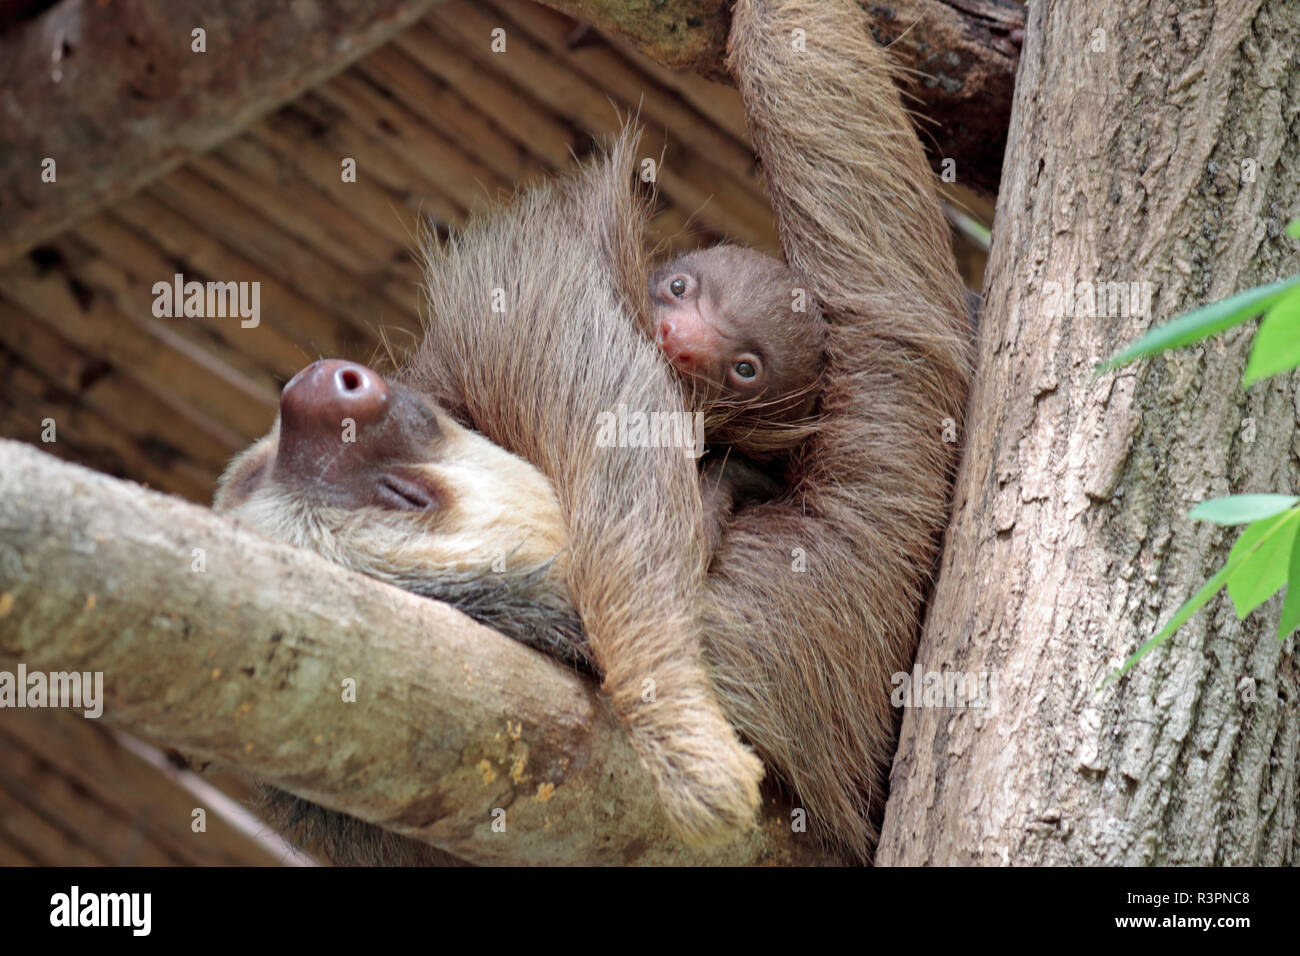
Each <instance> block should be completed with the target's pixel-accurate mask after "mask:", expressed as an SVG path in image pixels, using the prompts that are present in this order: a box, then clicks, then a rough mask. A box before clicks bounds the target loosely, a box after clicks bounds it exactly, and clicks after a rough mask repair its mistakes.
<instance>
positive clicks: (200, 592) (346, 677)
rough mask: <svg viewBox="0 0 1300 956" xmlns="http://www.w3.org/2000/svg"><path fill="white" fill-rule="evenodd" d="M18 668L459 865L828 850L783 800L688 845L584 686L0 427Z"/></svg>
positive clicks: (2, 590) (462, 620)
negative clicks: (755, 822) (742, 831)
mask: <svg viewBox="0 0 1300 956" xmlns="http://www.w3.org/2000/svg"><path fill="white" fill-rule="evenodd" d="M19 663H21V664H24V665H26V668H27V670H28V672H32V671H91V672H95V671H100V672H103V674H104V681H103V687H104V698H105V699H104V702H103V706H104V715H105V716H106V717H108V718H109V719H111V720H112V721H113V722H114V723H116V724H118V725H120V726H123V727H128V728H132V729H134V730H137V731H139V732H141V733H143V734H146V735H148V736H150V737H153V738H155V739H157V740H159V741H162V742H164V743H167V744H169V745H171V746H174V747H176V748H178V749H179V750H181V751H183V752H185V753H187V754H190V755H192V756H194V757H196V758H198V759H201V760H210V761H214V762H217V763H219V764H223V765H226V766H230V767H235V768H239V769H242V770H244V771H247V772H249V773H251V774H253V775H255V776H257V777H259V778H260V779H263V780H265V781H266V782H268V783H271V784H273V785H275V786H277V787H280V788H281V789H284V790H288V791H290V792H293V793H296V794H298V795H300V796H302V797H306V798H307V799H309V800H312V801H314V802H317V803H320V804H322V805H324V806H328V807H331V808H334V809H337V810H342V811H344V812H346V813H350V814H352V815H353V816H356V817H359V818H361V819H364V820H368V821H370V822H372V823H376V824H378V825H380V826H383V827H385V828H387V829H390V830H393V831H394V832H397V833H401V834H403V835H405V836H408V837H413V838H415V839H418V840H422V841H424V842H427V843H431V844H433V845H435V846H438V847H440V848H442V849H444V850H447V851H448V852H451V853H453V854H455V855H456V856H458V857H460V858H462V859H466V860H469V861H471V862H476V863H513V864H540V863H588V864H590V863H644V864H649V863H721V864H754V863H781V864H787V863H827V862H833V861H832V860H831V859H830V858H828V857H826V856H825V855H823V854H822V853H820V852H819V851H818V849H817V848H816V847H815V846H813V845H812V844H811V843H810V842H809V840H808V838H807V837H806V836H802V835H800V834H792V833H791V832H790V827H789V823H788V821H789V819H790V817H789V815H788V807H786V806H783V805H780V804H777V803H774V802H768V803H767V804H765V808H764V813H763V817H762V819H761V821H760V824H759V826H758V827H757V828H756V829H755V830H754V831H753V832H751V833H750V834H749V835H748V836H746V837H745V838H744V839H742V840H741V841H739V842H737V843H735V844H732V845H730V846H727V847H723V848H720V849H717V850H713V851H709V852H702V851H696V850H692V849H689V848H687V847H685V846H683V845H682V844H680V843H679V842H678V841H677V840H676V839H675V838H674V837H673V836H671V835H670V833H669V831H668V828H667V824H666V823H665V821H664V820H663V818H662V816H661V814H660V812H659V809H658V806H657V804H656V802H655V798H654V794H653V788H652V787H651V786H650V781H649V778H648V776H647V775H646V773H645V771H644V770H643V769H642V767H641V765H640V763H639V761H638V759H637V757H636V756H635V754H634V753H633V752H632V749H631V747H630V745H629V744H628V743H627V741H626V739H625V737H624V734H623V732H622V730H621V729H620V728H619V726H618V725H617V724H616V723H615V721H614V720H613V718H612V717H611V715H610V713H609V711H608V710H607V708H606V706H605V704H604V702H603V701H602V699H601V698H600V697H599V695H598V693H597V690H596V688H595V686H594V684H593V682H591V681H590V680H587V679H585V678H583V677H582V676H579V675H577V674H575V673H573V672H572V671H569V670H566V669H565V668H563V667H561V666H559V665H558V664H556V663H555V662H553V661H551V660H550V659H548V658H546V657H544V656H543V655H541V654H539V653H536V652H534V651H532V650H530V649H528V648H525V647H523V646H521V645H519V644H516V643H515V642H513V641H511V640H508V639H507V638H505V637H503V636H501V635H500V634H498V633H496V632H495V631H492V630H490V629H488V628H486V627H482V626H480V625H478V624H476V623H475V622H473V621H471V620H470V619H469V618H467V617H465V616H464V615H462V614H461V613H460V612H458V611H456V610H454V609H452V608H450V607H447V606H446V605H443V604H440V603H438V602H436V601H431V600H426V599H423V598H419V597H416V596H414V595H411V594H408V593H406V592H404V591H400V590H397V589H396V588H393V587H390V586H388V585H386V584H383V583H380V582H378V581H375V580H372V579H370V578H366V577H363V576H362V575H359V574H355V573H353V572H351V571H348V570H345V569H344V568H342V567H339V566H337V565H334V564H331V563H329V562H328V561H325V560H324V559H323V558H320V557H317V556H316V555H314V554H310V553H307V552H305V551H299V550H297V549H293V548H289V547H287V546H284V545H280V544H277V543H274V542H272V541H269V540H268V539H265V538H262V537H260V536H258V535H256V534H254V533H252V532H250V531H248V530H246V529H244V528H241V527H240V526H239V525H238V524H237V523H235V522H232V521H230V520H228V519H226V518H223V517H221V516H219V515H216V514H214V513H212V512H210V511H208V510H206V509H203V508H198V507H195V506H193V505H190V504H187V503H185V502H182V501H179V500H178V499H175V498H170V497H167V496H165V495H160V494H157V493H155V492H151V491H147V490H145V489H142V488H140V487H138V486H136V485H132V484H130V483H127V482H123V481H118V480H116V479H113V478H109V477H107V476H104V475H100V474H97V473H95V472H92V471H89V470H87V469H84V468H81V467H78V466H75V465H67V464H63V463H61V462H59V461H57V460H56V459H54V458H53V457H51V456H49V455H46V454H44V453H43V452H41V451H38V450H37V449H35V448H32V447H30V446H27V445H24V444H20V443H17V442H9V441H0V668H3V669H6V670H9V671H10V672H14V671H15V669H16V667H17V665H18V664H19ZM348 681H351V682H354V685H353V686H355V702H345V700H344V689H345V684H346V682H348ZM3 719H4V714H3V711H0V720H3ZM501 810H504V816H502V814H501V813H500V811H501ZM497 820H504V824H505V829H504V832H497V831H496V830H494V828H493V824H494V821H497Z"/></svg>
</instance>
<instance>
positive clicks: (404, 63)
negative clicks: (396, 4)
mask: <svg viewBox="0 0 1300 956" xmlns="http://www.w3.org/2000/svg"><path fill="white" fill-rule="evenodd" d="M355 72H356V73H357V74H360V76H362V77H365V78H366V79H367V80H369V81H370V83H371V84H372V85H373V86H375V87H376V88H381V89H382V90H383V91H384V93H386V94H387V95H389V96H392V97H394V98H396V99H398V100H400V101H401V102H402V103H404V104H405V105H406V106H407V107H408V108H409V109H410V110H411V111H412V112H414V114H415V115H416V116H419V117H421V118H422V119H423V120H424V122H426V123H427V124H429V126H431V127H432V128H433V129H436V130H437V131H438V132H439V133H441V134H442V135H443V136H444V137H446V138H447V139H448V140H449V141H451V142H452V143H455V144H457V145H458V146H459V147H460V148H461V149H463V150H464V151H465V152H466V153H467V154H468V155H470V156H473V157H475V158H477V159H478V160H480V161H481V162H483V163H484V164H485V165H486V167H487V169H489V170H491V171H492V172H493V173H494V174H495V175H498V176H500V177H501V178H503V179H505V180H506V181H507V182H518V181H519V180H521V179H526V178H528V177H529V176H530V174H532V173H535V172H537V171H538V170H537V169H536V167H535V166H534V163H533V161H532V160H531V158H530V157H529V154H528V152H527V151H526V150H524V149H521V148H520V147H519V145H518V144H517V143H515V142H514V141H512V140H511V139H510V137H509V136H507V135H506V134H505V133H503V132H502V131H501V130H500V129H498V128H497V127H495V126H494V125H493V124H492V123H491V122H490V121H489V120H488V118H487V117H486V116H484V115H483V114H482V113H481V112H480V111H479V110H477V109H475V108H474V107H473V106H472V105H471V104H469V103H467V102H466V101H465V100H464V98H463V96H462V94H461V93H460V92H459V91H458V90H456V89H455V88H454V87H451V86H448V85H447V84H446V83H443V82H441V81H440V80H438V79H436V78H435V77H434V76H433V75H432V74H430V73H429V72H427V71H426V70H424V69H422V68H421V67H420V65H419V64H418V63H416V62H414V61H413V60H411V59H410V57H408V56H406V55H405V54H404V53H403V52H402V51H401V50H400V49H397V48H396V47H392V46H388V47H384V48H382V49H380V50H377V51H376V52H375V53H373V54H372V55H371V56H369V57H367V58H366V59H365V60H362V61H361V62H360V63H358V64H357V67H356V71H355ZM352 75H353V73H351V72H350V73H349V74H346V75H345V76H344V77H343V78H342V79H343V81H344V83H345V84H346V83H347V81H348V78H349V77H351V76H352Z"/></svg>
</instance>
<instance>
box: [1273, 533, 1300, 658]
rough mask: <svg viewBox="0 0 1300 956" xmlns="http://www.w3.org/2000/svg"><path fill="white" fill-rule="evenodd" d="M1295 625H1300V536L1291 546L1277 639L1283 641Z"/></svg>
mask: <svg viewBox="0 0 1300 956" xmlns="http://www.w3.org/2000/svg"><path fill="white" fill-rule="evenodd" d="M1297 627H1300V538H1298V539H1297V540H1296V543H1295V545H1294V546H1293V547H1292V548H1291V570H1290V572H1289V573H1288V574H1287V581H1286V598H1285V599H1284V600H1283V601H1282V619H1281V620H1280V621H1279V622H1278V625H1277V639H1278V640H1279V641H1285V640H1286V639H1287V638H1288V637H1290V636H1291V632H1292V631H1294V630H1295V629H1296V628H1297Z"/></svg>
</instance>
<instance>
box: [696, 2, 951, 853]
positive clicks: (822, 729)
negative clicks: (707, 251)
mask: <svg viewBox="0 0 1300 956" xmlns="http://www.w3.org/2000/svg"><path fill="white" fill-rule="evenodd" d="M796 28H801V29H803V30H805V31H806V37H807V41H806V42H807V50H806V52H801V51H799V50H796V49H793V48H792V44H791V36H792V31H793V30H795V29H796ZM730 59H731V66H732V71H733V73H734V75H735V76H736V79H737V83H738V85H739V87H740V91H741V95H742V97H743V99H744V102H745V107H746V111H747V115H748V118H749V128H750V133H751V135H752V137H753V139H754V144H755V146H756V148H757V149H758V153H759V155H760V157H761V158H762V160H763V164H764V171H765V174H766V179H767V184H768V190H769V193H770V195H771V199H772V205H773V209H774V211H775V213H776V216H777V221H778V223H779V225H780V230H781V241H782V245H783V247H784V249H785V253H786V258H787V259H788V261H789V262H790V265H791V266H792V267H793V268H794V269H796V270H797V271H798V272H799V273H801V274H802V275H803V276H805V277H807V280H808V282H809V283H810V284H811V286H812V288H813V290H814V291H815V292H816V294H817V298H818V300H819V301H820V303H821V306H822V309H823V311H824V313H825V316H826V320H827V322H828V324H829V326H830V335H829V341H828V347H827V369H826V385H825V390H824V392H823V395H822V417H821V422H820V425H819V428H818V431H817V434H815V435H814V436H813V437H812V438H811V439H810V440H809V441H808V443H807V444H806V445H805V446H804V448H803V449H802V451H801V453H800V455H799V457H800V461H799V462H798V463H797V464H796V467H797V469H798V470H799V471H800V472H801V477H800V479H799V482H798V485H797V487H796V489H795V500H794V501H792V502H789V503H774V504H765V505H759V506H756V507H753V508H749V509H744V510H742V511H740V512H739V513H738V514H737V515H736V516H735V518H734V519H733V521H732V523H731V524H730V526H729V528H728V533H727V537H726V539H725V541H724V542H723V546H722V549H721V551H720V552H719V554H718V555H717V556H716V558H715V563H714V565H713V570H712V573H711V575H710V578H709V595H710V600H709V603H708V610H707V614H706V620H705V634H706V644H705V653H706V655H707V657H708V660H709V663H710V665H711V668H712V673H713V677H714V681H715V683H716V686H717V688H718V693H719V695H720V697H721V698H722V700H723V705H724V707H725V709H726V711H727V714H728V716H729V717H730V718H731V719H732V720H733V721H735V723H736V725H737V726H738V727H739V728H740V730H741V733H742V734H744V736H745V737H746V738H747V739H749V740H750V741H752V742H753V743H754V744H755V746H756V747H757V748H758V749H759V752H760V753H761V754H762V755H763V757H764V759H765V760H767V761H768V763H769V764H770V765H771V766H772V767H774V768H775V769H776V770H777V772H778V773H779V774H780V775H781V777H782V778H783V779H784V780H785V781H786V782H787V783H788V784H789V785H790V786H792V787H793V789H794V790H795V792H796V793H797V794H798V795H799V797H800V798H801V799H802V801H803V804H804V806H805V807H807V809H808V811H809V815H810V817H811V818H812V819H813V821H814V822H815V824H816V825H817V826H818V829H819V830H820V831H821V832H823V833H825V834H828V835H829V836H830V837H831V838H832V839H834V840H835V841H836V842H838V843H839V844H840V845H842V846H845V847H847V848H848V849H849V850H850V851H851V852H852V853H853V854H854V855H856V856H858V857H859V858H865V857H866V856H867V855H868V854H869V852H870V849H871V847H872V846H873V845H874V842H875V839H876V835H877V830H876V827H877V822H878V818H879V814H880V812H881V811H882V810H883V803H884V797H885V790H886V777H887V773H888V767H889V761H890V758H891V757H892V754H893V748H894V742H895V736H896V732H897V728H896V722H897V714H896V713H895V712H894V711H893V710H892V708H891V707H890V703H889V692H890V686H891V684H890V675H891V674H893V673H895V672H897V671H904V670H906V669H907V668H908V667H909V666H910V663H911V659H912V655H913V653H914V650H915V641H916V637H917V632H918V629H919V625H920V615H921V610H922V606H923V602H924V599H925V597H926V593H927V591H928V588H929V584H930V575H931V571H932V568H933V566H934V563H935V558H936V555H937V546H938V542H939V536H940V534H941V533H942V531H943V528H944V525H945V522H946V519H947V514H948V496H949V491H950V484H951V477H952V472H953V470H954V467H955V464H956V458H957V447H956V445H954V444H950V443H946V442H944V441H943V438H942V435H943V431H944V428H945V423H946V422H947V421H951V422H953V423H956V424H960V421H961V415H962V408H963V405H964V402H965V397H966V392H967V388H968V384H969V376H970V369H971V357H970V333H969V329H968V325H967V322H966V306H965V302H964V298H963V292H962V286H961V281H960V279H959V277H958V274H957V270H956V264H955V262H954V260H953V256H952V253H951V249H950V236H949V232H948V228H947V226H946V225H945V223H944V219H943V215H942V213H941V211H940V208H939V203H938V198H937V195H936V192H935V186H934V180H933V177H932V175H931V173H930V170H929V167H928V166H927V164H926V160H925V156H924V154H923V153H922V150H921V145H920V142H919V141H918V140H917V137H916V133H915V131H914V130H913V129H912V127H911V124H910V121H909V120H908V117H907V115H906V114H905V112H904V111H903V108H902V105H901V102H900V98H899V94H898V91H897V89H896V88H895V86H894V85H893V83H892V82H891V76H890V65H889V61H888V58H887V56H886V54H885V53H884V52H883V51H881V50H880V49H878V48H877V47H876V45H875V44H874V43H873V42H872V40H871V39H870V34H869V32H868V28H867V22H866V17H865V15H864V14H863V13H862V11H861V9H860V8H858V6H857V5H856V4H854V3H851V2H849V0H787V2H768V0H741V2H740V3H738V4H737V5H736V10H735V13H734V15H733V21H732V32H731V41H730ZM792 554H800V555H803V556H805V557H806V567H807V571H806V572H804V573H795V572H793V571H792V570H791V567H792V559H791V555H792Z"/></svg>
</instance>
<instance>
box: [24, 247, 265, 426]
mask: <svg viewBox="0 0 1300 956" xmlns="http://www.w3.org/2000/svg"><path fill="white" fill-rule="evenodd" d="M65 247H66V244H65V243H62V242H61V243H59V244H57V245H55V246H53V247H52V248H54V249H55V250H56V251H59V250H62V249H63V248H65ZM0 289H3V296H4V298H7V299H9V300H11V301H13V302H15V303H17V304H18V305H20V306H21V307H22V308H24V309H25V310H26V311H27V312H29V313H30V314H32V315H36V316H39V317H40V318H41V319H42V320H44V321H46V322H48V323H49V324H50V325H51V326H53V327H54V328H55V329H56V330H58V332H59V334H60V335H62V336H63V337H64V338H65V339H67V340H68V341H70V342H72V343H73V344H74V345H76V346H77V347H78V348H80V349H82V350H84V351H87V352H91V353H94V354H98V355H102V356H104V358H105V359H106V360H107V361H109V362H111V363H112V364H114V365H117V366H120V367H128V368H131V369H132V371H133V373H134V374H136V375H138V376H139V377H141V378H147V379H149V380H151V381H152V382H154V383H155V385H156V386H157V387H159V388H162V389H165V390H168V391H170V392H173V393H175V394H176V395H177V396H179V397H180V398H181V399H183V400H184V401H185V402H186V403H187V404H188V405H190V406H193V407H194V408H195V409H198V410H199V411H200V412H201V413H202V414H205V415H208V416H210V417H212V418H213V419H214V420H215V421H217V422H218V423H220V424H222V425H225V426H226V427H229V428H233V429H234V430H235V431H236V433H238V434H243V435H249V436H252V435H256V434H259V433H261V432H262V431H264V430H265V429H266V426H267V424H268V422H269V421H270V419H271V417H272V416H273V414H274V411H275V409H276V407H277V405H278V400H277V396H276V395H274V394H272V395H269V396H268V395H263V394H260V390H259V389H256V388H250V387H249V386H248V383H247V382H246V380H245V379H244V378H243V377H242V376H240V375H238V374H237V373H236V372H234V370H232V369H229V368H223V367H222V366H221V365H220V364H219V363H215V362H213V361H211V358H210V356H208V355H205V354H202V353H200V352H198V351H197V350H194V349H190V348H186V347H185V346H184V344H183V343H181V342H178V341H177V339H178V337H177V336H175V335H174V334H173V335H170V336H169V335H167V334H166V333H165V330H164V329H163V328H162V327H161V324H160V322H159V320H156V319H153V317H152V316H149V317H148V321H145V320H144V319H143V318H142V317H139V316H134V315H129V314H125V313H123V312H122V311H120V310H119V309H117V308H116V307H115V306H114V305H113V303H112V302H111V301H110V299H109V298H108V297H107V296H104V295H99V294H96V293H95V292H94V290H92V289H90V288H89V287H88V286H86V285H85V284H84V283H82V282H81V280H79V279H75V278H73V277H72V276H71V275H69V274H68V273H67V272H66V271H63V270H49V271H46V272H42V271H40V270H38V269H37V268H36V267H35V266H34V265H33V264H32V263H31V261H30V260H29V259H19V260H16V261H15V262H13V263H11V264H10V265H9V266H8V267H6V268H5V269H4V270H3V272H2V273H0ZM79 294H80V295H81V296H82V298H80V299H79V298H78V295H79Z"/></svg>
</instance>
